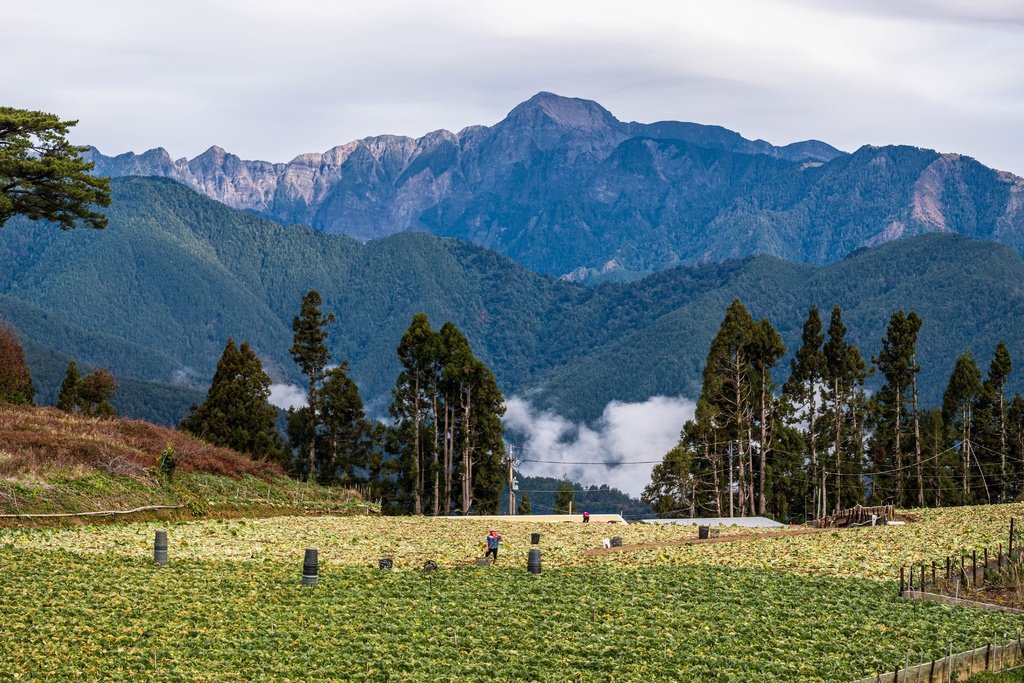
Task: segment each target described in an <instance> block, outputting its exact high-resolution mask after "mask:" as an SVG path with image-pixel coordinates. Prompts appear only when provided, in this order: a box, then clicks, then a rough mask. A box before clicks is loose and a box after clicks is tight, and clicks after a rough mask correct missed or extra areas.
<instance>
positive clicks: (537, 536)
mask: <svg viewBox="0 0 1024 683" xmlns="http://www.w3.org/2000/svg"><path fill="white" fill-rule="evenodd" d="M530 543H531V544H532V545H538V544H539V543H540V534H538V533H536V532H534V533H532V534H530Z"/></svg>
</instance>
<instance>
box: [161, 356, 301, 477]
mask: <svg viewBox="0 0 1024 683" xmlns="http://www.w3.org/2000/svg"><path fill="white" fill-rule="evenodd" d="M269 398H270V378H269V377H268V376H267V373H266V372H264V371H263V365H262V364H261V363H260V360H259V358H258V357H257V356H256V352H255V351H253V350H252V348H251V347H250V346H249V343H248V342H242V345H241V346H240V347H236V346H235V340H234V339H232V338H230V337H229V338H228V341H227V343H226V344H225V345H224V352H223V353H222V354H221V357H220V360H218V361H217V369H216V370H215V371H214V373H213V380H212V381H211V382H210V388H209V390H208V391H207V392H206V400H205V401H203V403H202V404H201V405H200V406H199V407H198V408H196V410H195V411H194V412H193V413H192V414H191V415H189V416H188V417H186V418H185V419H184V420H183V421H182V423H181V427H182V429H184V430H185V431H187V432H190V433H192V434H195V435H196V436H198V437H199V438H201V439H203V440H205V441H207V442H209V443H212V444H213V445H215V446H224V447H227V448H233V449H235V450H236V451H241V452H243V453H249V454H250V455H254V456H256V457H261V458H271V459H281V458H282V457H283V456H284V444H283V442H282V441H281V437H280V435H279V434H278V433H277V428H276V422H277V410H276V409H275V408H274V407H273V406H272V405H270V404H269V403H268V402H267V399H269Z"/></svg>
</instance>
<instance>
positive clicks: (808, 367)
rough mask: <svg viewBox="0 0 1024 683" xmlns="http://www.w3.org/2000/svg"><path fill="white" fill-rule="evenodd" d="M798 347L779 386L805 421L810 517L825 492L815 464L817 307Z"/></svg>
mask: <svg viewBox="0 0 1024 683" xmlns="http://www.w3.org/2000/svg"><path fill="white" fill-rule="evenodd" d="M800 341H801V344H800V348H799V349H797V352H796V355H795V356H794V357H793V359H792V360H791V361H790V366H789V368H790V372H789V379H787V380H786V383H785V384H784V385H783V389H782V390H783V393H784V395H785V396H786V397H787V398H788V399H789V400H790V401H791V402H792V403H793V405H794V407H795V408H796V411H795V412H794V419H795V420H796V421H797V422H799V421H806V422H807V432H806V438H805V443H806V444H807V449H808V459H809V461H810V476H811V491H812V498H813V512H812V515H813V516H814V517H818V516H822V515H824V514H825V492H824V490H823V489H822V486H821V476H820V472H819V467H818V424H817V417H818V405H817V403H818V387H819V386H820V385H821V383H822V379H823V373H824V369H825V356H824V352H823V351H822V344H824V343H825V337H824V335H823V334H822V333H821V316H820V315H819V313H818V307H817V306H811V308H810V309H809V310H808V311H807V319H806V320H805V321H804V327H803V333H802V335H801V338H800Z"/></svg>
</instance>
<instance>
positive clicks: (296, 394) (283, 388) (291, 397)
mask: <svg viewBox="0 0 1024 683" xmlns="http://www.w3.org/2000/svg"><path fill="white" fill-rule="evenodd" d="M267 400H268V401H269V402H270V405H272V406H277V407H278V408H280V409H281V410H288V409H289V408H302V407H304V406H305V405H306V390H305V389H303V388H302V387H300V386H296V385H294V384H271V385H270V398H269V399H267Z"/></svg>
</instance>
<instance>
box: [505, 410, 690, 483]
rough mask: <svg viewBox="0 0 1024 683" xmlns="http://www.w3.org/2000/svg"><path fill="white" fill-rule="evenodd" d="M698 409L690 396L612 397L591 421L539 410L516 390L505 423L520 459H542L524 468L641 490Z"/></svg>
mask: <svg viewBox="0 0 1024 683" xmlns="http://www.w3.org/2000/svg"><path fill="white" fill-rule="evenodd" d="M694 409H695V405H694V402H693V401H691V400H689V399H686V398H671V397H667V396H652V397H651V398H649V399H647V400H646V401H644V402H642V403H622V402H619V401H612V402H611V403H609V404H608V405H607V406H605V409H604V412H603V413H602V414H601V417H600V419H598V420H597V421H596V422H595V423H594V425H593V426H589V425H587V424H583V423H575V422H571V421H570V420H567V419H566V418H564V417H562V416H561V415H557V414H555V413H553V412H550V411H543V410H537V409H535V408H534V407H533V406H532V405H531V404H530V403H529V402H528V401H526V400H525V399H523V398H520V397H516V396H513V397H512V398H510V399H508V400H507V401H506V412H505V417H504V419H503V423H504V425H505V429H506V433H507V435H508V436H509V437H510V438H511V439H513V440H516V441H521V443H522V451H521V452H519V453H517V454H516V458H517V459H519V460H536V461H542V462H523V464H522V465H521V467H520V471H521V472H522V473H523V474H525V475H529V476H544V477H556V478H561V477H563V476H567V477H568V478H569V479H571V480H573V481H578V482H580V483H582V484H586V485H588V486H589V485H591V484H597V485H600V484H608V485H609V486H611V487H614V488H617V489H620V490H622V491H625V492H626V493H629V494H630V495H632V496H639V495H640V493H641V492H643V489H644V486H646V485H647V484H648V483H649V482H650V479H651V470H652V469H653V468H654V464H655V463H654V461H660V460H661V458H662V456H663V455H665V453H667V452H668V451H669V450H670V449H671V448H672V447H673V446H674V445H675V444H676V442H677V441H678V440H679V431H680V430H681V429H682V427H683V424H684V423H685V422H686V421H687V420H689V419H691V418H692V417H693V413H694ZM580 463H588V464H580ZM589 463H600V464H589ZM627 463H641V464H627Z"/></svg>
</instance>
